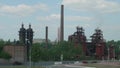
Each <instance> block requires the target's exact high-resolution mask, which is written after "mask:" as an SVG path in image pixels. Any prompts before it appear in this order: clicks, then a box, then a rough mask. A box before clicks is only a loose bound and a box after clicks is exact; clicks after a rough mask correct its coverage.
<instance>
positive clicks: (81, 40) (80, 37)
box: [68, 27, 107, 59]
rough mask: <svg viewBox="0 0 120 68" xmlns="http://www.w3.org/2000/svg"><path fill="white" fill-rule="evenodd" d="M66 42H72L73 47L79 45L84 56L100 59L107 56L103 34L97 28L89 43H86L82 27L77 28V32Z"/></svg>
mask: <svg viewBox="0 0 120 68" xmlns="http://www.w3.org/2000/svg"><path fill="white" fill-rule="evenodd" d="M68 41H70V42H73V43H74V45H75V46H76V45H79V44H81V45H82V48H83V53H84V54H85V55H86V56H95V57H96V58H97V59H102V58H105V56H106V55H107V53H106V52H107V48H106V42H105V40H104V38H103V32H102V30H101V29H99V28H97V29H95V33H94V34H93V35H92V36H91V41H90V42H88V41H87V38H86V36H85V33H84V29H83V28H82V27H77V31H76V32H75V33H74V34H72V35H70V36H69V37H68Z"/></svg>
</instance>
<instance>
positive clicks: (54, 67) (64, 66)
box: [47, 64, 95, 68]
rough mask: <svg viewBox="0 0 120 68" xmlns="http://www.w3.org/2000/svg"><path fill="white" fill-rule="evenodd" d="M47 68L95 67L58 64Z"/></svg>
mask: <svg viewBox="0 0 120 68" xmlns="http://www.w3.org/2000/svg"><path fill="white" fill-rule="evenodd" d="M47 68H95V67H84V66H80V65H79V66H78V65H64V64H60V65H52V66H48V67H47Z"/></svg>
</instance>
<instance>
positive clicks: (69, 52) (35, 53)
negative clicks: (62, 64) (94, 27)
mask: <svg viewBox="0 0 120 68" xmlns="http://www.w3.org/2000/svg"><path fill="white" fill-rule="evenodd" d="M61 55H63V60H79V59H80V56H82V48H81V45H78V46H77V47H75V46H74V44H73V43H71V42H67V41H64V42H59V43H56V44H54V45H53V44H48V45H46V44H45V43H41V44H39V43H36V44H34V45H33V47H32V61H34V62H37V61H60V60H61Z"/></svg>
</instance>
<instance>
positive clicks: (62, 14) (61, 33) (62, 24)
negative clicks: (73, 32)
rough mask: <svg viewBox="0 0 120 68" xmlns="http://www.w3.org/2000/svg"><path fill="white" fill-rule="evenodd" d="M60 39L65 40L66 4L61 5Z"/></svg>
mask: <svg viewBox="0 0 120 68" xmlns="http://www.w3.org/2000/svg"><path fill="white" fill-rule="evenodd" d="M60 41H64V5H61V25H60Z"/></svg>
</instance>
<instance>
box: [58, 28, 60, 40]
mask: <svg viewBox="0 0 120 68" xmlns="http://www.w3.org/2000/svg"><path fill="white" fill-rule="evenodd" d="M58 42H60V27H59V28H58Z"/></svg>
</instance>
